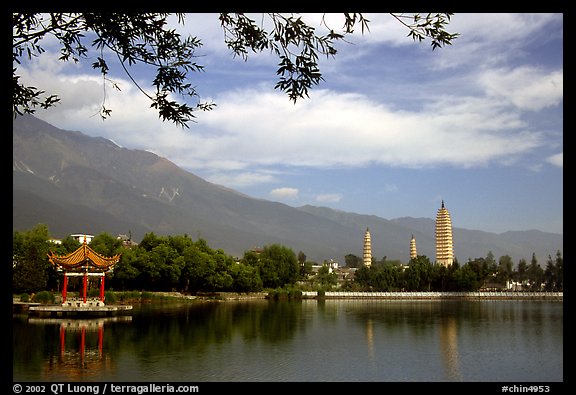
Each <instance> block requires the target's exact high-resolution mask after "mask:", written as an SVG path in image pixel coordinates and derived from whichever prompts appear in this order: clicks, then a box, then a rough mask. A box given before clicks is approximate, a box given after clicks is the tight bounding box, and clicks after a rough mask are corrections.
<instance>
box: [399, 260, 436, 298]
mask: <svg viewBox="0 0 576 395" xmlns="http://www.w3.org/2000/svg"><path fill="white" fill-rule="evenodd" d="M403 278H404V284H405V288H406V289H407V290H409V291H430V286H431V282H432V263H431V262H430V259H428V257H426V256H424V255H418V256H417V257H416V258H412V259H410V262H409V264H408V268H407V269H406V270H405V271H404V274H403Z"/></svg>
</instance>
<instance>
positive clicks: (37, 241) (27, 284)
mask: <svg viewBox="0 0 576 395" xmlns="http://www.w3.org/2000/svg"><path fill="white" fill-rule="evenodd" d="M48 240H49V232H48V226H47V225H46V224H38V225H36V226H35V227H33V228H32V229H31V230H29V231H27V232H14V233H13V236H12V288H13V292H16V293H22V292H26V293H32V292H38V291H40V290H45V289H46V288H47V287H48V286H50V284H49V282H48V280H49V271H51V272H52V273H54V276H53V278H54V279H55V278H56V277H55V271H54V270H53V268H52V265H51V264H50V262H49V261H48V255H47V254H48V251H49V249H50V243H48ZM53 285H54V284H53Z"/></svg>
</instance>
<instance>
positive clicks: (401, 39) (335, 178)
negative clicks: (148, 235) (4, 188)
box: [19, 13, 563, 233]
mask: <svg viewBox="0 0 576 395" xmlns="http://www.w3.org/2000/svg"><path fill="white" fill-rule="evenodd" d="M253 16H254V19H255V20H257V21H260V20H261V18H262V16H261V15H260V14H254V15H253ZM365 16H366V17H367V18H368V19H369V20H370V32H368V33H365V34H364V35H362V34H361V33H360V31H359V30H358V32H357V33H355V34H354V35H352V36H350V37H348V39H347V40H348V41H349V43H342V44H339V45H338V50H339V52H338V54H337V55H336V57H335V58H331V59H325V60H322V61H321V71H322V73H323V77H324V82H322V83H321V84H320V85H319V86H316V87H315V88H314V89H313V90H312V91H311V93H310V98H309V99H305V100H301V101H299V102H297V103H296V104H293V103H292V102H290V101H289V100H288V97H287V96H286V95H285V94H284V93H282V92H279V91H277V90H275V89H274V85H275V83H276V68H277V59H276V58H275V57H273V56H271V55H270V54H269V53H267V52H265V53H261V54H253V55H250V56H249V59H248V61H247V62H244V61H243V60H242V59H241V58H234V57H233V56H232V53H231V51H230V50H228V49H227V48H226V46H225V44H224V39H223V37H224V35H223V32H222V30H221V28H220V26H219V21H218V16H217V15H216V14H189V15H188V16H187V18H186V22H185V25H184V26H181V25H180V26H178V25H176V23H175V24H174V27H177V28H178V30H179V31H180V32H181V33H183V34H191V35H193V36H197V37H199V38H200V39H201V40H202V42H203V46H202V47H201V48H200V49H199V51H198V52H197V55H199V56H200V57H199V58H198V59H197V61H198V62H199V63H200V64H203V65H204V66H205V71H204V72H203V73H199V74H193V76H192V77H193V79H192V81H191V82H192V83H193V85H195V86H196V89H197V90H198V92H199V94H200V95H201V96H202V100H205V101H213V102H215V103H216V104H217V107H216V108H215V109H214V110H213V111H211V112H205V113H197V116H198V118H197V123H195V124H191V125H190V128H189V129H182V128H180V127H178V126H176V125H173V124H171V123H169V122H162V121H161V120H159V119H158V116H157V113H155V112H154V110H152V109H150V108H149V105H150V103H149V102H148V101H147V99H146V98H145V97H144V96H143V95H142V94H141V93H139V92H138V90H137V89H136V88H135V87H134V86H133V85H132V84H131V82H129V80H128V79H127V78H126V76H125V75H124V74H123V72H122V71H121V70H120V69H119V68H116V69H113V70H112V72H111V75H110V77H111V78H112V79H114V80H115V81H116V82H117V83H119V84H120V86H121V89H122V91H121V92H114V91H113V90H112V89H110V88H108V89H107V90H106V92H107V94H106V105H107V107H109V108H111V109H112V115H111V117H110V118H109V119H107V120H105V121H102V120H101V119H100V117H99V116H97V115H96V116H94V114H95V113H97V111H98V108H99V106H100V105H101V103H102V100H103V93H102V92H103V86H102V77H101V76H99V75H98V73H97V72H95V71H92V70H91V68H90V67H89V66H88V67H86V66H83V65H74V64H64V63H62V62H59V61H58V60H57V58H58V54H57V49H56V47H54V46H52V45H51V43H50V42H46V43H45V44H44V46H45V49H46V50H47V52H46V53H45V54H43V55H42V56H41V57H39V58H38V59H35V60H34V62H31V63H29V64H27V65H25V67H22V68H21V69H20V70H19V72H20V74H21V75H22V80H23V81H24V82H26V83H30V84H32V85H34V86H37V87H41V88H42V89H44V90H46V91H47V92H49V93H57V94H58V95H59V96H60V98H61V103H60V104H59V105H58V106H57V107H55V108H53V109H50V110H49V111H44V110H38V111H37V113H36V115H37V116H38V117H39V118H41V119H44V120H45V121H47V122H50V123H52V124H53V125H54V126H56V127H59V128H62V129H69V130H79V131H81V132H83V133H86V134H88V135H92V136H102V137H106V138H109V139H111V140H113V141H114V142H116V143H117V144H118V145H120V146H123V147H125V148H131V149H145V150H149V151H152V152H154V153H156V154H158V155H161V156H163V157H166V158H168V159H169V160H171V161H173V162H174V163H176V164H177V165H179V166H180V167H182V168H184V169H186V170H189V171H190V172H192V173H194V174H196V175H198V176H200V177H203V178H205V179H207V180H208V181H211V182H214V183H217V184H221V185H224V186H226V187H229V188H232V189H235V190H238V191H240V192H242V193H245V194H247V195H250V196H253V197H257V198H262V199H267V200H274V201H278V202H282V203H286V204H288V205H291V206H295V207H298V206H301V205H305V204H311V205H317V206H327V207H331V208H334V209H337V210H343V211H349V212H355V213H360V214H373V215H377V216H380V217H383V218H387V219H393V218H398V217H427V218H434V217H435V215H436V211H437V210H438V208H439V207H440V204H441V200H444V201H445V204H446V208H447V209H448V210H449V211H450V213H451V216H452V223H453V226H454V227H459V228H467V229H478V230H484V231H488V232H496V233H501V232H505V231H507V230H529V229H538V230H541V231H546V232H553V233H563V15H562V14H504V13H498V14H472V13H468V14H455V15H454V16H453V17H452V19H451V22H450V24H449V25H448V31H450V32H457V33H459V34H460V37H459V38H457V39H456V40H455V41H454V42H453V45H452V46H448V47H444V48H440V49H436V50H434V51H432V48H431V46H430V42H428V41H426V42H422V43H417V42H414V41H413V40H412V39H411V38H408V37H407V31H406V30H405V29H404V28H403V27H402V26H401V25H400V24H399V23H398V22H397V21H395V20H394V19H393V18H392V17H391V16H390V15H388V14H365ZM302 17H303V18H304V20H305V21H307V22H308V23H309V24H311V25H313V26H316V27H317V29H318V30H320V31H321V30H322V29H323V27H322V26H321V24H320V21H321V20H322V15H321V14H303V15H302ZM326 20H327V21H328V23H329V24H330V25H331V27H333V28H334V29H338V28H340V27H341V26H342V24H343V16H341V15H339V14H328V15H326ZM93 56H96V55H93ZM90 63H91V62H87V64H88V65H89V64H90ZM152 72H153V70H151V72H150V73H148V74H146V73H145V72H143V71H141V70H138V71H136V72H135V76H136V78H137V79H138V81H139V83H141V84H142V85H143V86H147V85H149V82H150V81H151V78H152V77H151V75H152Z"/></svg>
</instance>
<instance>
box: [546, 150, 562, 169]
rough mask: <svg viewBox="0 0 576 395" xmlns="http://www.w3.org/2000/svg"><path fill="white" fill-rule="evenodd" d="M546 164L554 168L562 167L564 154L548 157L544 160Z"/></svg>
mask: <svg viewBox="0 0 576 395" xmlns="http://www.w3.org/2000/svg"><path fill="white" fill-rule="evenodd" d="M546 161H547V162H548V163H551V164H553V165H554V166H558V167H564V152H560V153H559V154H556V155H552V156H549V157H548V158H546Z"/></svg>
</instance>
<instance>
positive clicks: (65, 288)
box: [62, 273, 68, 304]
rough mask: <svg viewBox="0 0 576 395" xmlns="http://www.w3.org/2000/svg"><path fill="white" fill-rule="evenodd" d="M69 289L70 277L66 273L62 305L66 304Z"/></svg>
mask: <svg viewBox="0 0 576 395" xmlns="http://www.w3.org/2000/svg"><path fill="white" fill-rule="evenodd" d="M67 288H68V276H67V275H66V273H64V284H62V304H64V303H66V294H67Z"/></svg>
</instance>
